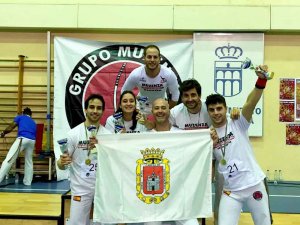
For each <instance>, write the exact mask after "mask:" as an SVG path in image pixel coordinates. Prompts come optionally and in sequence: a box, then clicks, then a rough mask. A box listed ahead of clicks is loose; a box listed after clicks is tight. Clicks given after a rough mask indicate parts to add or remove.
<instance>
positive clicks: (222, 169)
mask: <svg viewBox="0 0 300 225" xmlns="http://www.w3.org/2000/svg"><path fill="white" fill-rule="evenodd" d="M144 62H145V65H144V66H141V67H139V68H137V69H135V70H133V71H132V73H131V74H130V76H129V77H128V79H127V80H126V82H125V84H124V86H123V88H122V94H121V97H120V103H119V108H118V109H117V111H116V112H115V114H114V115H111V116H110V117H108V119H107V121H106V125H105V127H103V126H102V125H101V124H100V123H99V120H100V118H101V116H102V114H103V111H104V108H105V107H104V106H105V102H104V100H103V98H102V97H101V96H97V95H92V96H90V97H89V98H88V99H87V100H86V101H85V113H86V121H85V122H83V123H82V124H80V125H78V126H77V127H75V128H73V129H72V130H71V131H70V133H69V140H70V141H68V143H69V148H68V153H66V154H63V155H61V157H60V159H59V160H58V166H59V168H61V169H64V168H65V166H66V165H68V164H71V165H72V170H71V192H72V202H71V215H70V220H71V224H72V225H77V224H78V225H79V224H80V225H82V224H89V216H90V210H91V207H92V202H93V195H94V186H95V176H94V175H93V176H91V175H89V177H85V175H84V174H86V173H83V171H87V170H88V169H89V168H96V161H95V162H94V161H93V163H91V164H90V165H87V164H86V158H88V157H89V152H90V150H87V151H83V149H84V148H85V146H84V144H82V143H88V145H89V148H88V149H92V148H94V146H95V144H97V143H98V141H99V142H101V140H97V139H95V138H92V139H90V140H89V137H88V135H87V126H88V125H91V124H93V125H95V126H96V127H97V129H98V134H100V133H136V132H146V131H149V130H150V131H152V132H162V131H176V130H190V129H211V138H212V140H213V143H214V147H213V158H214V160H215V161H216V167H215V169H216V170H217V172H216V173H215V174H216V176H217V178H216V180H217V181H219V185H217V186H218V187H217V188H216V202H215V210H214V211H215V214H214V216H215V224H219V225H235V224H238V220H239V215H240V212H241V209H242V206H243V205H244V204H246V205H247V206H248V208H249V210H250V212H251V214H252V218H253V220H254V223H255V224H256V225H268V224H271V218H270V210H269V200H268V194H267V191H266V186H265V184H264V178H265V175H264V173H263V171H262V170H261V168H260V167H259V165H258V163H257V161H256V160H255V157H254V153H253V150H252V147H251V145H250V141H249V137H248V134H247V131H248V128H249V126H250V124H251V118H252V113H253V110H254V108H255V106H256V104H257V103H258V101H259V99H260V98H261V96H262V93H263V90H264V88H265V86H266V83H267V80H266V79H265V76H264V75H263V73H264V72H267V70H268V68H267V66H265V65H264V66H260V67H259V68H257V69H256V71H255V72H256V75H257V76H258V79H257V82H256V84H255V87H254V89H253V90H252V92H251V93H250V94H249V96H248V98H247V101H246V102H245V104H244V106H243V108H242V111H241V113H240V115H239V116H238V117H237V118H234V119H231V118H229V117H228V116H227V106H226V100H225V98H224V97H223V96H221V95H219V94H212V95H209V96H208V97H207V99H206V101H205V102H202V101H201V86H200V84H199V83H198V82H197V81H196V80H195V79H189V80H186V81H183V82H182V83H181V84H180V86H179V89H178V83H177V79H176V76H175V74H174V73H173V72H172V71H171V70H169V69H167V68H165V67H164V66H163V65H160V50H159V48H158V47H157V46H154V45H150V46H147V47H146V48H145V50H144ZM134 87H138V89H139V94H138V95H137V96H135V94H134V93H133V92H132V89H133V88H134ZM167 89H168V91H169V92H170V93H169V94H170V96H171V98H170V99H169V100H166V90H167ZM139 99H143V101H139ZM178 99H179V100H180V101H181V103H180V104H178V105H176V103H177V101H178ZM139 102H141V104H143V105H139V104H138V103H139ZM149 114H152V116H153V118H154V120H153V121H148V119H147V116H146V117H145V116H144V115H149ZM223 180H224V181H223ZM218 196H219V197H218ZM219 200H220V202H219ZM176 222H177V223H179V224H191V225H192V224H195V225H197V224H198V221H197V219H196V218H191V219H190V220H184V221H176ZM147 223H148V224H160V223H161V222H147Z"/></svg>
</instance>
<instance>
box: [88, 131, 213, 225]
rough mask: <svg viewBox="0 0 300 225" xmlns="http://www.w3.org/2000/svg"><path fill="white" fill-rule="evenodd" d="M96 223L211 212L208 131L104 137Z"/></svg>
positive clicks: (180, 217)
mask: <svg viewBox="0 0 300 225" xmlns="http://www.w3.org/2000/svg"><path fill="white" fill-rule="evenodd" d="M97 138H98V140H99V143H100V144H99V145H98V146H97V148H98V170H97V179H96V193H95V199H94V221H95V222H102V223H138V222H148V221H172V220H185V219H193V218H206V217H211V216H212V197H211V196H212V193H211V164H212V141H211V138H210V134H209V130H208V129H207V130H191V131H178V132H148V133H138V134H134V135H133V134H120V135H110V134H108V135H101V136H98V137H97Z"/></svg>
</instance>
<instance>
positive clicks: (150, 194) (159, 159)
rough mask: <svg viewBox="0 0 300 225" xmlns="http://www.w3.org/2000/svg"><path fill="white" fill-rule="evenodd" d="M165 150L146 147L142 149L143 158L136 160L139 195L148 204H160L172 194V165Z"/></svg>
mask: <svg viewBox="0 0 300 225" xmlns="http://www.w3.org/2000/svg"><path fill="white" fill-rule="evenodd" d="M164 152H165V151H164V150H160V149H159V148H157V149H155V148H151V149H149V148H146V149H145V150H141V153H142V155H143V158H142V159H138V160H137V161H136V163H137V166H136V191H137V197H138V198H139V199H140V200H141V201H143V202H145V203H146V204H151V203H155V204H159V203H161V202H162V201H163V200H165V199H166V198H167V197H168V196H169V195H170V193H169V190H170V166H169V160H168V159H166V158H163V154H164Z"/></svg>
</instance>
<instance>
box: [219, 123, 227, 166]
mask: <svg viewBox="0 0 300 225" xmlns="http://www.w3.org/2000/svg"><path fill="white" fill-rule="evenodd" d="M227 125H228V123H227V122H226V127H225V136H224V145H223V146H222V144H221V145H220V147H221V152H222V159H221V161H220V163H221V164H222V165H224V166H225V165H226V163H227V162H226V160H225V154H226V144H227V143H226V142H227Z"/></svg>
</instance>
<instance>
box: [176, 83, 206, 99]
mask: <svg viewBox="0 0 300 225" xmlns="http://www.w3.org/2000/svg"><path fill="white" fill-rule="evenodd" d="M193 88H195V89H196V91H197V93H198V95H199V96H201V85H200V84H199V82H198V81H197V80H195V79H188V80H185V81H183V82H182V83H181V84H180V86H179V91H180V95H181V96H182V93H183V92H185V91H189V90H191V89H193Z"/></svg>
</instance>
